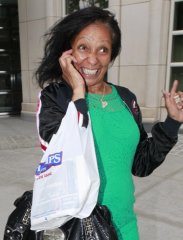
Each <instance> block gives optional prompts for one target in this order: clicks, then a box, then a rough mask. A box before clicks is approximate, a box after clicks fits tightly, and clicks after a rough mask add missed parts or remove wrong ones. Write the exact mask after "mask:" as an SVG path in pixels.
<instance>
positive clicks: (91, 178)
mask: <svg viewBox="0 0 183 240" xmlns="http://www.w3.org/2000/svg"><path fill="white" fill-rule="evenodd" d="M99 184H100V180H99V174H98V168H97V161H96V155H95V148H94V143H93V135H92V131H91V122H90V121H89V124H88V126H87V128H85V127H82V126H79V123H78V112H77V110H76V107H75V105H74V103H73V102H70V103H69V106H68V109H67V112H66V115H65V116H64V118H63V119H62V123H61V125H60V128H59V130H58V132H57V133H56V134H55V135H54V136H53V137H52V139H51V141H50V143H49V146H48V148H47V150H46V152H45V153H44V155H43V157H42V159H41V163H40V165H39V166H38V168H37V170H36V174H35V182H34V188H33V203H32V210H31V229H32V230H38V231H39V230H46V229H53V228H56V227H59V226H61V225H63V224H64V223H65V222H67V221H68V220H70V219H71V218H73V217H77V218H85V217H88V216H89V215H90V213H91V212H92V210H93V208H94V207H95V205H96V202H97V198H98V190H99Z"/></svg>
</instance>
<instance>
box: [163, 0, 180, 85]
mask: <svg viewBox="0 0 183 240" xmlns="http://www.w3.org/2000/svg"><path fill="white" fill-rule="evenodd" d="M170 19H171V22H170V37H169V54H168V69H167V83H169V84H168V85H169V88H170V87H171V86H172V82H173V80H175V79H177V80H179V89H181V90H183V0H172V5H171V18H170Z"/></svg>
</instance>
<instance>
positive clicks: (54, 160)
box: [35, 152, 62, 176]
mask: <svg viewBox="0 0 183 240" xmlns="http://www.w3.org/2000/svg"><path fill="white" fill-rule="evenodd" d="M61 163H62V152H59V153H53V154H50V155H48V157H47V159H46V161H45V162H42V163H40V164H39V166H38V168H37V169H36V173H35V174H36V176H39V175H40V174H41V173H44V172H46V171H47V170H48V169H50V168H51V167H53V166H58V165H60V164H61Z"/></svg>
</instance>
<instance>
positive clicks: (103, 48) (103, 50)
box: [99, 47, 109, 53]
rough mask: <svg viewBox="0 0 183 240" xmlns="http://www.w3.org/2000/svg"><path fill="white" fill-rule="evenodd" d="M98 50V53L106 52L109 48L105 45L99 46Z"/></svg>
mask: <svg viewBox="0 0 183 240" xmlns="http://www.w3.org/2000/svg"><path fill="white" fill-rule="evenodd" d="M99 52H100V53H108V52H109V49H108V48H107V47H101V48H100V49H99Z"/></svg>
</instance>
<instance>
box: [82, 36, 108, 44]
mask: <svg viewBox="0 0 183 240" xmlns="http://www.w3.org/2000/svg"><path fill="white" fill-rule="evenodd" d="M82 39H87V40H89V41H91V40H92V39H91V38H89V37H88V36H83V37H80V38H79V39H78V41H79V40H82ZM101 42H102V43H103V42H107V43H110V44H111V43H112V41H109V40H108V39H104V40H101Z"/></svg>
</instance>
